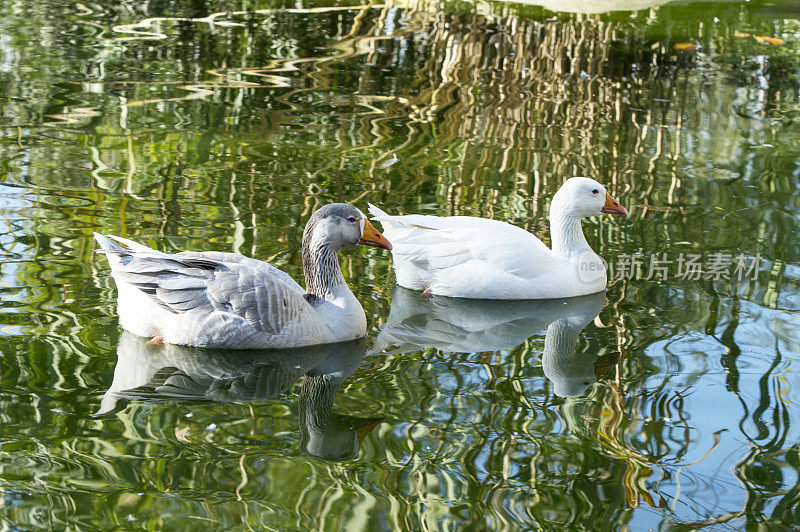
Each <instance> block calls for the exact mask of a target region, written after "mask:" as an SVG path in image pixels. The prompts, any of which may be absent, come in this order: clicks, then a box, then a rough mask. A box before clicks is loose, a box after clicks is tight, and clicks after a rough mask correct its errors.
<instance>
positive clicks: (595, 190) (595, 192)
mask: <svg viewBox="0 0 800 532" xmlns="http://www.w3.org/2000/svg"><path fill="white" fill-rule="evenodd" d="M598 192H600V191H599V190H597V189H594V190H592V194H597V193H598Z"/></svg>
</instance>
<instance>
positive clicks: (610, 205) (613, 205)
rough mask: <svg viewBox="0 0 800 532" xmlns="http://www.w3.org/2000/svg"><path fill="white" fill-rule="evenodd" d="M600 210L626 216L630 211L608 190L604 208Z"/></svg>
mask: <svg viewBox="0 0 800 532" xmlns="http://www.w3.org/2000/svg"><path fill="white" fill-rule="evenodd" d="M600 212H604V213H606V214H622V215H624V216H627V215H628V211H627V210H626V209H625V207H623V206H622V205H620V204H619V202H618V201H617V200H615V199H614V198H612V197H611V194H609V193H608V192H606V202H605V204H604V205H603V208H602V209H600Z"/></svg>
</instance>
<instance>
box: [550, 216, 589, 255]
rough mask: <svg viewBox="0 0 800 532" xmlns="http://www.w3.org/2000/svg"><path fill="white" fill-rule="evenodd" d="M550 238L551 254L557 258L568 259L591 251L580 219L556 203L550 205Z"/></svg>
mask: <svg viewBox="0 0 800 532" xmlns="http://www.w3.org/2000/svg"><path fill="white" fill-rule="evenodd" d="M550 239H551V240H552V246H553V249H552V252H553V255H554V256H555V257H556V258H558V259H562V260H570V259H571V258H572V257H574V256H575V255H578V254H580V253H584V252H586V251H592V248H590V247H589V244H588V243H587V242H586V237H584V236H583V230H582V229H581V219H580V218H579V217H577V216H574V215H572V214H569V213H565V212H563V211H562V210H561V209H559V208H558V207H557V206H556V205H553V206H551V207H550Z"/></svg>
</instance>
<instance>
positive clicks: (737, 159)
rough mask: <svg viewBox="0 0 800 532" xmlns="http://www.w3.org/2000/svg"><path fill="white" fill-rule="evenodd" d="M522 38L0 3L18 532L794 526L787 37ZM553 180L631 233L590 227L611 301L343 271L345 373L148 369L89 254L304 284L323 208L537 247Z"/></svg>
mask: <svg viewBox="0 0 800 532" xmlns="http://www.w3.org/2000/svg"><path fill="white" fill-rule="evenodd" d="M536 3H537V2H533V4H536ZM538 3H539V4H542V5H532V4H527V5H523V4H512V3H487V2H483V1H480V2H472V3H470V2H444V3H432V2H430V3H429V2H425V1H424V0H423V1H420V2H417V1H416V0H407V1H406V2H402V1H401V2H400V3H396V4H369V5H358V4H357V3H352V4H351V3H347V2H343V1H342V2H341V3H340V2H338V1H336V0H295V1H294V2H288V1H283V0H277V1H272V2H270V1H261V0H239V1H225V0H215V1H202V0H198V1H193V2H189V3H184V2H174V1H152V2H135V1H132V0H123V1H114V2H111V1H108V0H98V1H93V2H85V3H73V2H66V1H60V2H59V1H46V0H5V1H4V2H2V4H0V87H1V88H2V90H0V421H1V422H0V493H2V497H0V522H2V528H3V529H15V530H23V529H24V530H31V529H70V530H78V529H81V530H84V529H132V528H146V529H151V530H190V529H197V528H201V527H202V528H211V529H220V530H222V529H225V530H245V529H262V528H269V529H275V530H287V529H308V528H319V529H325V530H340V529H341V530H345V529H346V530H357V529H367V530H387V529H392V530H399V529H416V530H419V529H424V530H440V529H442V530H452V529H459V528H469V529H476V530H480V529H509V530H513V529H560V528H562V527H571V528H578V527H583V528H590V529H602V530H607V529H620V528H625V529H630V530H647V529H661V528H678V529H699V528H708V529H714V530H724V529H731V528H733V529H741V528H747V529H753V530H755V529H756V528H758V526H759V525H764V526H766V527H767V528H768V529H773V530H774V529H780V528H781V527H783V528H789V527H797V526H800V509H798V507H799V506H800V445H798V427H799V426H800V407H798V402H800V385H799V384H798V383H797V382H796V379H797V378H798V377H797V376H798V373H799V372H800V332H798V331H800V327H799V326H800V294H798V292H799V291H800V247H799V246H798V240H797V234H798V233H799V232H800V220H799V219H798V212H800V199H799V198H800V195H799V194H798V189H799V188H800V8H798V5H797V3H796V2H795V1H794V0H785V1H780V0H778V1H772V2H767V1H762V0H751V1H749V2H737V1H716V2H689V1H679V2H667V1H665V0H650V1H647V0H637V1H630V2H624V1H614V0H606V1H604V2H591V4H592V7H591V9H589V8H587V7H585V4H586V2H581V1H578V0H572V1H567V0H563V1H560V0H547V1H544V0H542V1H540V2H538ZM582 4H583V6H582ZM626 8H627V9H638V11H625V9H626ZM548 9H554V10H563V11H562V12H558V13H557V12H554V11H550V10H548ZM582 11H583V12H582ZM587 11H593V12H592V13H588V12H587ZM603 11H606V12H603ZM572 175H588V176H592V177H595V178H596V179H598V180H600V181H602V182H603V183H605V184H606V186H607V187H608V189H609V191H611V193H612V195H614V196H615V197H617V198H618V199H619V200H620V201H621V202H622V204H623V205H625V206H627V207H628V209H629V210H630V211H631V214H630V216H628V217H627V218H620V217H613V218H612V217H609V216H606V217H603V218H602V219H601V218H592V219H587V220H585V222H584V230H585V233H586V235H587V239H588V240H589V242H590V244H591V245H592V246H593V247H594V249H595V250H596V251H598V252H599V253H600V255H602V256H603V257H604V258H605V259H606V260H607V261H608V262H609V264H610V267H611V270H612V277H613V280H612V282H611V283H610V286H609V289H608V291H607V292H606V293H605V294H600V295H598V296H588V297H586V298H579V299H576V300H568V301H563V300H562V301H549V302H519V303H504V302H496V301H495V302H492V301H486V302H474V303H472V304H470V303H464V302H463V301H458V300H448V299H444V298H433V299H422V298H420V297H419V296H418V294H415V293H413V292H408V291H404V290H401V289H397V290H396V289H395V284H394V274H393V272H392V269H391V256H390V254H389V253H387V252H385V251H384V250H379V249H372V248H371V249H357V250H349V251H347V252H345V253H343V254H342V256H341V263H342V266H343V270H344V273H345V276H346V278H347V279H348V281H349V283H350V285H351V286H352V288H353V290H354V293H355V294H356V296H357V297H358V298H359V299H360V300H361V301H362V303H363V305H364V307H365V309H366V312H367V318H368V322H369V335H368V338H367V339H366V340H365V341H360V342H354V343H351V344H342V345H337V346H325V347H319V348H314V349H308V350H300V351H295V352H276V353H270V352H267V353H263V352H262V353H249V354H247V353H245V354H242V353H237V352H227V353H226V352H213V351H203V350H196V349H195V350H192V349H185V348H179V347H174V346H149V345H145V344H143V341H142V340H141V339H139V338H137V337H132V336H130V335H129V334H124V335H123V334H122V331H121V330H120V328H119V326H118V320H117V316H116V309H115V297H116V290H115V288H114V285H113V281H112V280H111V278H110V276H109V272H108V265H107V262H106V260H105V258H104V257H103V256H102V255H98V254H96V253H95V252H94V251H93V250H94V247H95V244H94V242H93V240H92V237H91V235H92V232H93V231H98V232H103V233H110V234H116V235H121V236H125V237H128V238H132V239H135V240H138V241H141V242H143V243H147V244H149V245H152V246H154V247H156V248H158V249H161V250H164V251H175V250H182V249H195V250H220V251H234V252H239V253H242V254H245V255H248V256H253V257H256V258H259V259H263V260H268V261H270V262H271V263H272V264H274V265H276V266H278V267H280V268H282V269H284V270H286V271H287V272H289V273H290V274H291V275H292V276H294V277H295V278H297V279H300V278H301V276H302V269H301V265H300V248H299V238H300V235H301V234H302V230H303V226H304V224H305V221H306V220H307V219H308V217H309V215H310V214H311V212H313V210H314V209H316V208H318V207H319V206H321V205H323V204H325V203H328V202H332V201H346V202H351V203H353V204H355V205H356V206H358V207H360V208H361V209H362V210H366V204H367V202H372V203H375V204H378V205H380V206H382V207H383V208H385V209H386V210H388V211H390V212H403V213H412V212H419V213H428V214H439V215H453V214H462V215H479V216H486V217H491V218H495V219H498V220H504V221H508V222H510V223H513V224H516V225H519V226H522V227H525V228H526V229H529V230H530V231H532V232H534V233H535V234H537V235H539V236H541V237H542V238H543V240H544V241H545V242H546V243H549V231H548V224H547V209H548V206H549V202H550V198H551V197H552V195H553V193H554V192H555V191H556V190H557V189H558V187H559V185H560V184H561V183H562V182H563V181H564V180H565V179H566V178H567V177H570V176H572Z"/></svg>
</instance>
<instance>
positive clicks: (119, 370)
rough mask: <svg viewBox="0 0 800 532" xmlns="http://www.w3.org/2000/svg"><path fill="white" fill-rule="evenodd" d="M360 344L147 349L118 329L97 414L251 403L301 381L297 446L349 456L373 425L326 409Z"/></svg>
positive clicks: (328, 455)
mask: <svg viewBox="0 0 800 532" xmlns="http://www.w3.org/2000/svg"><path fill="white" fill-rule="evenodd" d="M365 347H366V340H365V339H363V338H362V339H359V340H353V341H351V342H341V343H338V344H324V345H315V346H311V347H304V348H295V349H273V350H261V351H243V350H213V349H202V348H192V347H184V346H177V345H170V344H166V345H155V344H152V343H148V342H147V339H146V338H142V337H140V336H136V335H134V334H132V333H129V332H125V333H123V335H122V337H121V338H120V342H119V345H118V347H117V358H118V360H117V366H116V368H115V369H114V380H113V382H112V383H111V386H110V387H109V389H108V391H107V392H106V393H105V395H104V396H103V399H102V402H101V406H100V411H99V412H98V413H99V414H105V413H108V412H110V411H112V410H113V409H114V408H115V407H116V403H117V401H118V400H127V401H147V402H163V401H196V400H201V401H220V402H228V401H256V400H262V399H267V398H270V397H275V396H277V395H280V394H282V393H285V392H286V391H288V390H289V389H290V388H291V387H292V385H293V384H294V383H295V382H296V381H297V380H298V379H300V378H301V377H303V376H305V378H304V381H303V384H302V387H301V390H300V397H299V401H298V402H299V410H300V433H301V449H302V450H304V451H305V452H307V453H309V454H311V455H314V456H318V457H320V458H325V459H346V458H349V457H352V456H353V455H354V454H355V453H356V452H357V451H358V447H359V443H360V442H361V440H362V439H363V438H364V436H365V435H366V434H367V433H368V432H369V431H370V430H371V429H372V428H373V427H375V426H376V425H377V424H378V423H379V422H380V419H377V418H366V419H365V418H356V417H351V416H344V415H339V414H336V413H334V412H333V402H334V398H335V397H336V393H337V392H338V391H339V386H341V384H342V382H344V381H345V379H347V377H349V376H350V375H351V374H352V373H353V372H354V371H355V370H356V368H357V367H358V365H359V364H360V363H361V360H362V358H363V357H364V351H365Z"/></svg>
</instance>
